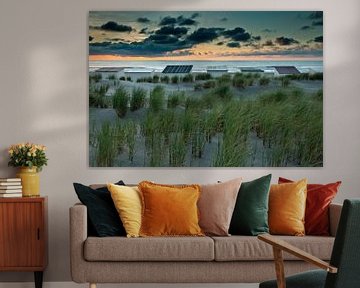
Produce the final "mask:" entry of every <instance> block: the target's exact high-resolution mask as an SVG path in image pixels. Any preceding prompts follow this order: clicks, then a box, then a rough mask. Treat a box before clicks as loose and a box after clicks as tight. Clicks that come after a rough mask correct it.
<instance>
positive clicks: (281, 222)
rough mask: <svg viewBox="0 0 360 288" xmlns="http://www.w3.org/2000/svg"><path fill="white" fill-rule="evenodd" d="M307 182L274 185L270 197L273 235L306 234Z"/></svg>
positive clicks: (270, 218)
mask: <svg viewBox="0 0 360 288" xmlns="http://www.w3.org/2000/svg"><path fill="white" fill-rule="evenodd" d="M306 185H307V180H306V179H302V180H300V181H298V182H294V183H286V184H273V185H271V188H270V195H269V228H270V233H271V234H280V235H295V236H303V235H304V234H305V226H304V219H305V207H306V193H307V190H306Z"/></svg>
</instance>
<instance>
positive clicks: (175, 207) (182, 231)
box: [138, 181, 204, 237]
mask: <svg viewBox="0 0 360 288" xmlns="http://www.w3.org/2000/svg"><path fill="white" fill-rule="evenodd" d="M138 186H139V189H140V191H141V198H142V219H141V228H140V236H141V237H147V236H174V235H176V236H190V235H192V236H203V235H204V234H203V233H202V231H201V229H200V226H199V215H198V208H197V206H196V203H197V202H198V199H199V196H200V186H199V185H195V184H194V185H182V186H178V185H164V184H156V183H153V182H149V181H142V182H140V183H139V185H138Z"/></svg>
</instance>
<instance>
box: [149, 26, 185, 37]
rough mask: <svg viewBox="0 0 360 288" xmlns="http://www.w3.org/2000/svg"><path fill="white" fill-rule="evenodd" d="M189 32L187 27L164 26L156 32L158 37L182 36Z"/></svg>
mask: <svg viewBox="0 0 360 288" xmlns="http://www.w3.org/2000/svg"><path fill="white" fill-rule="evenodd" d="M187 32H188V29H187V28H185V27H176V28H175V27H174V26H163V27H161V28H160V29H159V30H156V31H155V34H157V35H160V34H162V35H174V36H181V35H185V34H186V33H187Z"/></svg>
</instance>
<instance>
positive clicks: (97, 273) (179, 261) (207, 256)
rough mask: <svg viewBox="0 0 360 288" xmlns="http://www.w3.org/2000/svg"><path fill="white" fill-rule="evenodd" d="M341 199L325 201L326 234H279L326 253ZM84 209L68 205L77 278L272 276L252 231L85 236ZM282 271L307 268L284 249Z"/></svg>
mask: <svg viewBox="0 0 360 288" xmlns="http://www.w3.org/2000/svg"><path fill="white" fill-rule="evenodd" d="M341 207H342V206H341V205H338V204H331V206H330V225H331V229H330V233H331V236H330V237H318V236H304V237H294V236H280V237H281V238H282V239H284V240H286V241H288V242H289V243H291V244H293V245H295V246H297V247H299V248H301V249H303V250H305V251H307V252H309V253H311V254H313V255H315V256H317V257H319V258H321V259H323V260H325V261H328V260H329V259H330V256H331V255H330V254H331V250H332V246H333V242H334V235H335V233H336V229H337V224H338V221H339V217H340V212H341ZM86 213H87V209H86V206H84V205H82V204H76V205H74V206H73V207H71V208H70V252H71V255H70V256H71V275H72V279H73V281H75V282H77V283H90V287H91V288H95V287H96V283H251V282H253V283H257V282H261V281H264V280H267V279H273V278H274V277H275V268H274V264H273V261H272V259H273V254H272V248H271V246H270V245H267V244H265V243H264V242H261V241H259V240H258V239H257V237H252V236H230V237H152V238H126V237H104V238H99V237H88V235H87V231H88V229H87V214H86ZM284 259H285V267H286V268H285V269H286V271H285V272H286V274H293V273H297V272H300V271H305V270H309V269H313V267H312V266H311V265H310V264H307V263H305V262H302V261H298V260H296V258H294V257H292V256H291V255H288V254H285V255H284Z"/></svg>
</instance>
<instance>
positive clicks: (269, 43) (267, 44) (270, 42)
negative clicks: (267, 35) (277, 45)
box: [264, 40, 274, 46]
mask: <svg viewBox="0 0 360 288" xmlns="http://www.w3.org/2000/svg"><path fill="white" fill-rule="evenodd" d="M264 46H274V42H273V41H271V40H266V42H265V43H264Z"/></svg>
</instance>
